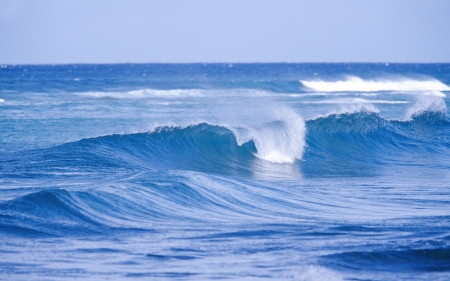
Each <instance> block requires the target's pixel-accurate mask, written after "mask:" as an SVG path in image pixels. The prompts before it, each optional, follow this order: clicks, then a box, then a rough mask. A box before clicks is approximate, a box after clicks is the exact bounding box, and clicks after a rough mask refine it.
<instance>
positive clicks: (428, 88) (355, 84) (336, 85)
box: [300, 76, 450, 97]
mask: <svg viewBox="0 0 450 281" xmlns="http://www.w3.org/2000/svg"><path fill="white" fill-rule="evenodd" d="M300 82H301V83H302V84H303V85H304V86H306V87H308V88H309V89H312V90H314V91H319V92H379V91H399V92H417V91H421V92H427V94H429V95H436V96H440V97H445V94H444V93H441V92H440V91H450V87H449V86H447V85H445V84H444V83H442V82H440V81H438V80H436V79H428V80H412V79H409V78H401V79H398V80H388V79H379V80H364V79H361V78H360V77H357V76H348V77H347V79H345V80H337V81H324V80H300Z"/></svg>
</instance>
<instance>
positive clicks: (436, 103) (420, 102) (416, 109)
mask: <svg viewBox="0 0 450 281" xmlns="http://www.w3.org/2000/svg"><path fill="white" fill-rule="evenodd" d="M427 111H429V112H440V113H442V114H443V115H444V116H445V114H446V113H447V106H446V104H445V101H444V100H443V99H442V98H440V97H437V96H426V95H417V96H416V102H415V103H414V104H413V105H412V106H411V107H410V108H408V110H407V111H406V114H405V119H406V120H411V119H412V118H413V116H415V115H419V114H421V113H424V112H427Z"/></svg>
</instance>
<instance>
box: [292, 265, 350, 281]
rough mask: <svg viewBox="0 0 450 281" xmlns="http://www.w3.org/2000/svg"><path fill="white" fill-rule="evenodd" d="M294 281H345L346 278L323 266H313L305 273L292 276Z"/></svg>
mask: <svg viewBox="0 0 450 281" xmlns="http://www.w3.org/2000/svg"><path fill="white" fill-rule="evenodd" d="M292 275H293V276H290V277H291V278H293V279H294V280H299V281H343V280H344V278H343V277H342V276H341V275H340V274H339V273H337V272H334V271H332V270H329V269H327V268H325V267H322V266H315V265H311V266H309V267H307V268H306V269H305V271H304V272H299V273H296V274H292Z"/></svg>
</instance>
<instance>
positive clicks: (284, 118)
mask: <svg viewBox="0 0 450 281" xmlns="http://www.w3.org/2000/svg"><path fill="white" fill-rule="evenodd" d="M273 114H274V119H275V120H276V121H273V122H267V123H264V124H262V125H258V126H253V127H250V128H240V129H232V131H233V133H234V134H235V136H236V139H237V141H238V144H239V145H242V144H243V143H246V142H248V141H250V140H253V142H254V143H255V146H256V150H257V153H256V156H257V157H258V158H261V159H263V160H266V161H269V162H272V163H293V162H295V161H296V160H300V159H301V158H302V156H303V151H304V147H305V135H306V127H305V121H304V120H303V119H302V118H301V117H300V116H298V115H297V114H296V113H295V112H294V111H293V110H292V109H289V108H277V109H276V111H274V112H273Z"/></svg>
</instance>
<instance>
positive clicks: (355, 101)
mask: <svg viewBox="0 0 450 281" xmlns="http://www.w3.org/2000/svg"><path fill="white" fill-rule="evenodd" d="M301 103H303V104H405V103H408V102H407V101H391V100H368V99H362V98H348V99H328V100H320V101H303V102H301Z"/></svg>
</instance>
